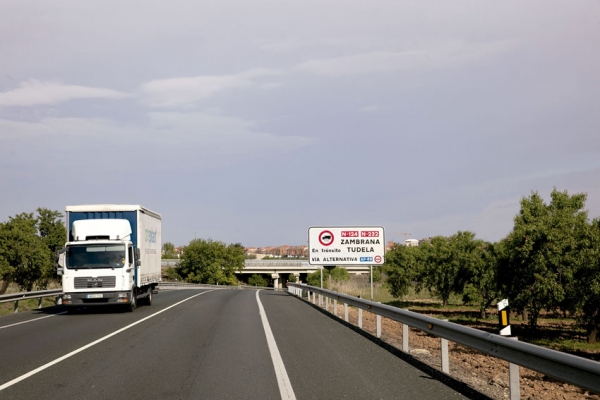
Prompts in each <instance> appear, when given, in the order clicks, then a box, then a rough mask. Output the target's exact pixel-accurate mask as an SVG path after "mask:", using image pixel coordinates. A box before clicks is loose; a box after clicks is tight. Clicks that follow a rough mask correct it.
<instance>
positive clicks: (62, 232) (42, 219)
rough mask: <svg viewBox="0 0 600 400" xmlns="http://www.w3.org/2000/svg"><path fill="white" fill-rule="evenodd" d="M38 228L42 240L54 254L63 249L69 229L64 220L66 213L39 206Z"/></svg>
mask: <svg viewBox="0 0 600 400" xmlns="http://www.w3.org/2000/svg"><path fill="white" fill-rule="evenodd" d="M37 212H38V217H37V228H38V232H39V235H40V237H41V239H42V242H44V244H45V245H46V247H48V249H49V250H50V252H51V253H52V254H54V252H55V251H56V250H59V249H62V248H63V246H64V245H65V242H66V240H67V229H66V228H65V224H64V222H63V220H62V218H63V217H64V215H63V214H62V213H60V212H58V211H53V210H49V209H47V208H41V207H40V208H38V209H37Z"/></svg>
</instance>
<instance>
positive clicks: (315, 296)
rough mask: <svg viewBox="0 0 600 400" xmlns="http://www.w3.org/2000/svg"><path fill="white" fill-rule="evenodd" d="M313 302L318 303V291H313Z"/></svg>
mask: <svg viewBox="0 0 600 400" xmlns="http://www.w3.org/2000/svg"><path fill="white" fill-rule="evenodd" d="M313 304H317V292H314V293H313Z"/></svg>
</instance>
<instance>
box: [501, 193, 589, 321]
mask: <svg viewBox="0 0 600 400" xmlns="http://www.w3.org/2000/svg"><path fill="white" fill-rule="evenodd" d="M550 197H551V200H550V203H549V204H545V203H544V201H543V199H542V198H541V197H540V195H539V194H538V193H537V192H535V193H532V195H531V196H530V197H529V198H523V199H522V200H521V210H520V212H519V215H517V216H516V217H515V224H514V228H513V231H512V232H511V233H510V234H509V235H508V237H507V239H506V242H505V244H506V249H505V250H506V251H505V256H504V258H503V259H502V260H501V263H500V264H499V269H498V275H499V280H500V282H501V283H502V287H503V291H504V293H505V294H506V296H507V297H508V299H509V300H510V303H511V305H512V307H513V308H515V309H516V310H517V311H522V310H523V309H524V308H527V309H528V310H529V312H530V313H531V318H530V325H531V327H532V329H533V330H535V329H536V328H537V322H538V318H539V315H540V311H541V310H542V309H546V310H554V309H557V308H560V307H564V306H565V305H566V302H568V298H567V290H568V288H569V287H572V285H573V284H574V274H575V272H576V271H577V269H578V268H579V267H580V266H581V265H582V263H583V261H584V259H583V257H584V253H583V252H582V251H581V244H582V242H583V240H584V238H585V233H586V231H587V227H588V217H587V211H585V210H584V209H583V207H584V205H585V199H586V195H585V194H575V195H573V196H569V194H568V193H567V191H564V192H559V191H557V190H556V188H555V189H554V190H553V191H552V193H551V194H550Z"/></svg>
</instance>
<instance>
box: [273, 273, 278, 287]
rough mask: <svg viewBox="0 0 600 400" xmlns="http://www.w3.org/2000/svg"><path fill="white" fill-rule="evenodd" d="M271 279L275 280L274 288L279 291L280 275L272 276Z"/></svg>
mask: <svg viewBox="0 0 600 400" xmlns="http://www.w3.org/2000/svg"><path fill="white" fill-rule="evenodd" d="M271 278H273V287H274V288H275V289H279V274H271Z"/></svg>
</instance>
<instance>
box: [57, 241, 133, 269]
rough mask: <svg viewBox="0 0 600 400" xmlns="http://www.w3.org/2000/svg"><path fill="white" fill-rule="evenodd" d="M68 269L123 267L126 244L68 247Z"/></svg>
mask: <svg viewBox="0 0 600 400" xmlns="http://www.w3.org/2000/svg"><path fill="white" fill-rule="evenodd" d="M66 259H67V262H66V264H67V268H68V269H80V268H81V269H86V268H88V269H92V268H122V267H123V265H125V245H102V244H94V245H82V246H68V247H67V254H66Z"/></svg>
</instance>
